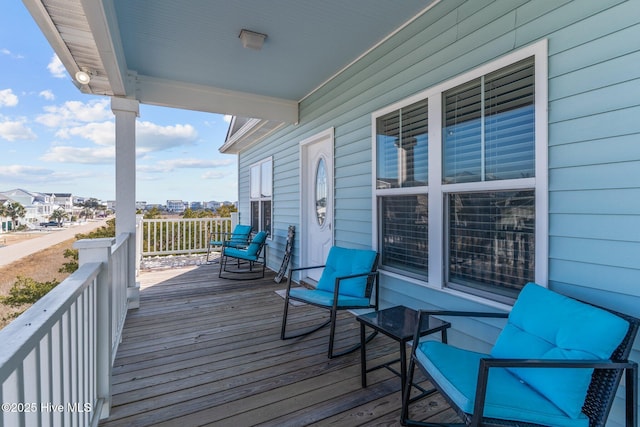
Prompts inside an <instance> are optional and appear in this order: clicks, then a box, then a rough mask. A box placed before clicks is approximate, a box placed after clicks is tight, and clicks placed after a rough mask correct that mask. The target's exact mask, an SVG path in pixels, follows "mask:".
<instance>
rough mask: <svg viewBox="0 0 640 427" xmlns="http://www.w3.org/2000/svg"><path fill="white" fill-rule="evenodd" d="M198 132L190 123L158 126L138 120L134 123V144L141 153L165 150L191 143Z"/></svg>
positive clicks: (195, 139)
mask: <svg viewBox="0 0 640 427" xmlns="http://www.w3.org/2000/svg"><path fill="white" fill-rule="evenodd" d="M197 139H198V132H197V131H196V129H195V128H194V127H193V126H191V125H188V124H187V125H181V124H177V125H173V126H160V125H157V124H155V123H151V122H143V121H139V122H138V123H137V124H136V146H137V147H138V151H139V152H142V153H150V152H155V151H162V150H167V149H170V148H174V147H180V146H183V145H193V144H195V142H196V141H197Z"/></svg>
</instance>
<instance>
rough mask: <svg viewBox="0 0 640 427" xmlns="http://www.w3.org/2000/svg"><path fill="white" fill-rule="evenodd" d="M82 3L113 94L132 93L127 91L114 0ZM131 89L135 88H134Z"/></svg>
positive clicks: (83, 1)
mask: <svg viewBox="0 0 640 427" xmlns="http://www.w3.org/2000/svg"><path fill="white" fill-rule="evenodd" d="M81 3H82V8H83V9H84V13H85V16H86V17H87V23H88V24H89V27H90V28H91V34H92V35H93V38H94V41H95V44H96V46H97V47H98V54H99V55H100V59H101V61H102V66H103V67H104V70H105V73H106V74H107V77H108V79H109V85H110V86H111V90H112V92H113V94H114V95H115V96H127V95H131V94H130V93H127V87H126V85H125V82H126V75H127V64H126V61H125V58H124V52H123V48H122V41H121V39H120V33H119V31H118V30H117V28H118V26H117V24H118V21H117V18H116V12H115V9H114V6H113V1H111V0H107V1H105V2H99V1H98V2H96V1H94V0H81ZM109 22H111V25H112V26H113V27H114V28H116V30H115V31H111V27H110V26H109ZM131 89H132V90H134V88H131Z"/></svg>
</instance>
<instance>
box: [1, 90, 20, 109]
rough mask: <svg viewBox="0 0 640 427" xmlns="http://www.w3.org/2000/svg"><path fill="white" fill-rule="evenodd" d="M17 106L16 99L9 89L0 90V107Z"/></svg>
mask: <svg viewBox="0 0 640 427" xmlns="http://www.w3.org/2000/svg"><path fill="white" fill-rule="evenodd" d="M16 105H18V97H17V96H16V95H15V94H14V93H13V90H11V89H3V90H0V107H15V106H16Z"/></svg>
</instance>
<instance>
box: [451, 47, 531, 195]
mask: <svg viewBox="0 0 640 427" xmlns="http://www.w3.org/2000/svg"><path fill="white" fill-rule="evenodd" d="M534 82H535V79H534V62H533V58H528V59H525V60H523V61H520V62H517V63H515V64H513V65H510V66H509V67H505V68H502V69H500V70H498V71H496V72H494V73H490V74H487V75H486V76H483V77H482V78H478V79H475V80H473V81H471V82H468V83H465V84H463V85H460V86H458V87H455V88H453V89H450V90H448V91H447V92H444V93H443V115H444V117H443V122H444V129H443V144H444V145H443V155H444V160H443V183H445V184H448V183H459V182H476V181H485V180H497V179H517V178H527V177H531V176H534V169H535V152H534V145H535V114H534V113H535V106H534V95H535V86H534Z"/></svg>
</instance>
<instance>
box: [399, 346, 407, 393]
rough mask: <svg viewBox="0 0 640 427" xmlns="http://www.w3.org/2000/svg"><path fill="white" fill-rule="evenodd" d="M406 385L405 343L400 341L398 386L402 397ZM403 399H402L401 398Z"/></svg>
mask: <svg viewBox="0 0 640 427" xmlns="http://www.w3.org/2000/svg"><path fill="white" fill-rule="evenodd" d="M406 385H407V345H406V344H405V343H404V342H403V341H400V386H401V387H402V391H401V394H400V395H401V396H402V398H403V399H404V390H405V387H406ZM403 401H404V400H403Z"/></svg>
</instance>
